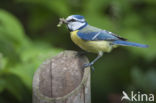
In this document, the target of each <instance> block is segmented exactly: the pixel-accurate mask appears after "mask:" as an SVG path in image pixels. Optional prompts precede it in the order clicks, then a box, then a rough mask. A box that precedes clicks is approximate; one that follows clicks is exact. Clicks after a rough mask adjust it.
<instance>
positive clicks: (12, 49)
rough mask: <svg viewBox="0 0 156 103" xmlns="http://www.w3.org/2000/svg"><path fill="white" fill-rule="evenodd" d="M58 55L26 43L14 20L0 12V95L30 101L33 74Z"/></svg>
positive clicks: (48, 48)
mask: <svg viewBox="0 0 156 103" xmlns="http://www.w3.org/2000/svg"><path fill="white" fill-rule="evenodd" d="M58 52H60V49H55V48H53V47H51V46H50V45H49V44H47V43H44V42H32V41H31V40H29V39H28V37H27V36H26V34H25V33H24V30H23V27H22V25H21V24H20V23H19V21H18V20H17V19H16V17H14V16H13V15H12V14H10V13H8V12H7V11H5V10H0V95H1V96H2V97H3V94H4V93H5V92H7V93H8V94H9V95H10V96H13V97H14V98H15V100H17V101H19V102H30V101H31V88H32V78H33V74H34V71H35V70H36V69H37V68H38V66H39V65H40V64H41V63H42V62H43V61H44V60H45V59H47V58H50V57H51V56H54V55H56V54H57V53H58ZM3 98H5V97H3ZM1 99H2V98H0V101H1ZM25 99H27V100H25Z"/></svg>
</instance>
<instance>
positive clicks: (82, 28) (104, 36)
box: [58, 15, 148, 68]
mask: <svg viewBox="0 0 156 103" xmlns="http://www.w3.org/2000/svg"><path fill="white" fill-rule="evenodd" d="M63 23H64V24H66V25H67V28H68V30H69V31H70V37H71V39H72V41H73V42H74V43H75V44H76V45H78V46H79V47H80V48H81V49H83V50H84V51H87V52H90V53H96V54H98V55H97V57H96V58H95V59H94V60H93V61H91V62H90V63H88V64H84V68H86V67H89V66H90V67H91V66H93V64H94V63H95V62H96V61H97V60H98V59H100V58H101V57H102V56H103V54H104V53H109V52H111V50H112V49H113V48H116V47H118V46H132V47H140V48H147V47H148V45H144V44H139V43H134V42H129V41H127V39H125V38H123V37H121V36H119V35H116V34H114V33H112V32H109V31H107V30H103V29H100V28H97V27H94V26H91V25H89V24H88V22H87V21H86V20H85V18H84V16H82V15H70V16H68V17H67V18H66V19H64V18H60V24H58V26H60V25H61V24H63Z"/></svg>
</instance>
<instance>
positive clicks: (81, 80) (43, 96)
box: [33, 51, 91, 103]
mask: <svg viewBox="0 0 156 103" xmlns="http://www.w3.org/2000/svg"><path fill="white" fill-rule="evenodd" d="M85 63H88V59H87V58H86V57H85V56H78V53H77V52H75V51H64V52H62V53H60V54H59V55H57V56H56V57H54V58H52V59H49V60H47V61H45V62H44V63H43V64H42V65H41V66H40V68H39V69H38V70H37V71H36V73H35V75H34V78H33V103H91V92H90V68H89V67H88V68H85V69H83V68H82V67H83V65H84V64H85Z"/></svg>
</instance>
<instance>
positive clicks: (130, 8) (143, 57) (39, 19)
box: [0, 0, 156, 103]
mask: <svg viewBox="0 0 156 103" xmlns="http://www.w3.org/2000/svg"><path fill="white" fill-rule="evenodd" d="M71 14H81V15H83V16H85V18H86V20H87V22H88V23H89V24H91V25H94V26H96V27H99V28H102V29H106V30H109V31H112V32H114V33H116V34H119V35H121V36H123V37H125V38H128V40H129V41H134V42H138V43H143V44H148V45H149V46H150V47H149V48H145V49H144V48H135V47H119V48H117V49H114V50H113V51H112V52H111V53H109V54H105V55H104V56H103V57H102V59H100V60H99V61H98V62H97V63H96V64H95V65H94V67H95V72H92V83H91V87H92V103H120V96H121V95H122V91H123V90H124V91H126V92H127V93H130V91H135V92H137V91H140V92H141V93H156V46H155V45H156V1H155V0H1V1H0V103H31V101H32V97H31V96H32V78H33V73H34V71H35V70H36V69H37V68H38V67H39V65H40V64H41V63H42V62H43V61H44V60H45V59H47V58H50V57H52V56H55V55H57V54H58V53H59V52H61V51H63V50H66V49H70V50H77V51H80V49H79V48H78V47H77V46H76V45H75V44H73V42H72V41H71V39H70V35H69V31H68V30H67V28H66V27H65V26H62V27H61V28H57V27H56V25H57V23H58V21H59V18H60V17H67V16H68V15H71ZM87 56H88V57H89V59H90V60H92V59H93V58H95V56H96V55H95V54H87ZM137 103H142V102H137Z"/></svg>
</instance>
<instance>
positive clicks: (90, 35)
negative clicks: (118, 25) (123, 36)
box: [77, 30, 119, 41]
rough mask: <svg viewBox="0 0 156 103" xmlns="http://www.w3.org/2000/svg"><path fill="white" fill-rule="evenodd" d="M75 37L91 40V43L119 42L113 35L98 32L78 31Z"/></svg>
mask: <svg viewBox="0 0 156 103" xmlns="http://www.w3.org/2000/svg"><path fill="white" fill-rule="evenodd" d="M77 35H78V36H79V37H80V38H81V39H83V40H87V41H88V40H91V41H98V40H119V38H117V37H116V36H114V35H111V34H109V33H108V32H106V31H104V30H103V31H99V32H81V31H79V32H78V33H77Z"/></svg>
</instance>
